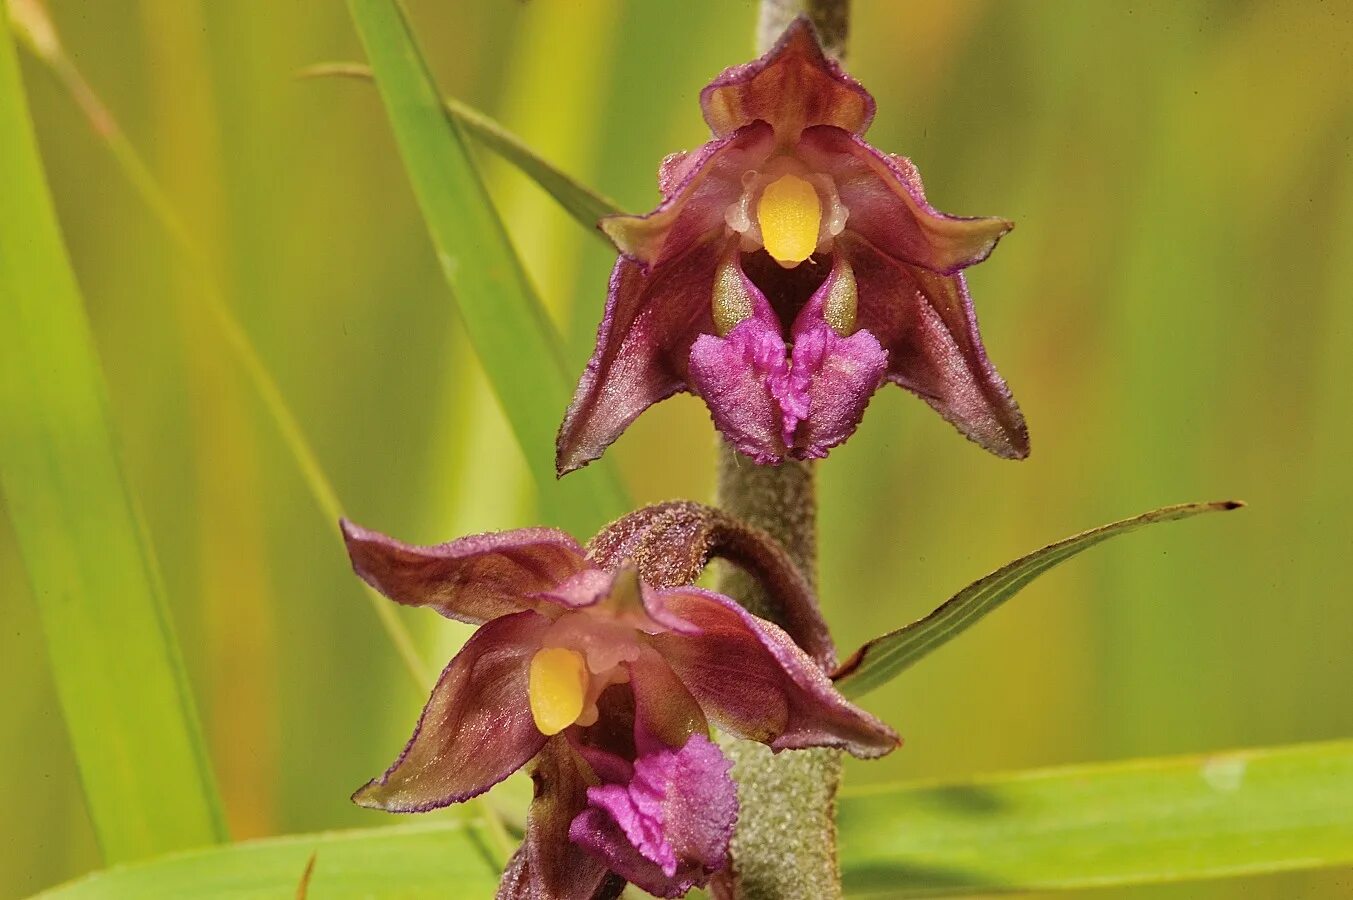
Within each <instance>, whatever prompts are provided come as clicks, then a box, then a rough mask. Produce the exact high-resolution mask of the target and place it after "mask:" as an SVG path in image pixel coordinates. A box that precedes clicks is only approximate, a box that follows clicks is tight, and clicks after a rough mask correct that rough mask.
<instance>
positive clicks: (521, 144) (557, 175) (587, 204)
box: [301, 62, 621, 247]
mask: <svg viewBox="0 0 1353 900" xmlns="http://www.w3.org/2000/svg"><path fill="white" fill-rule="evenodd" d="M329 76H336V77H340V78H355V79H358V80H361V81H370V80H371V78H372V76H371V69H370V68H369V67H368V66H364V65H361V64H360V63H342V62H340V63H319V64H317V65H313V66H308V67H307V68H305V69H303V70H302V71H301V77H302V78H324V77H329ZM442 104H443V105H444V106H445V108H446V114H447V115H448V116H450V117H451V118H452V120H454V121H455V123H456V124H457V125H459V126H460V127H461V128H463V129H465V133H466V134H469V135H471V136H472V137H474V139H475V140H477V141H479V142H480V143H481V144H483V145H484V146H485V147H488V148H489V149H490V150H492V151H493V152H494V153H496V154H498V155H499V156H501V157H502V158H503V159H505V160H507V161H508V162H510V163H511V164H512V165H514V166H516V167H517V168H518V169H520V170H521V171H522V173H523V174H525V175H526V176H527V177H528V178H530V179H531V180H532V181H534V182H535V183H536V184H538V185H540V187H541V188H542V189H543V190H544V191H545V192H546V193H547V194H549V195H550V196H551V197H553V198H554V200H555V202H556V203H558V204H559V205H560V206H561V207H562V208H563V210H564V211H565V212H566V213H568V214H569V215H571V216H572V217H573V218H575V219H577V220H578V224H580V225H582V226H583V227H585V228H587V229H588V231H590V232H591V233H592V234H594V235H596V237H598V238H599V239H600V240H602V241H603V242H605V243H606V245H607V246H608V247H609V246H610V239H609V238H607V237H606V235H604V234H602V232H601V229H599V228H597V222H599V221H600V220H601V219H602V218H604V217H605V216H614V215H618V214H619V213H620V212H621V210H620V207H618V206H616V204H615V203H614V202H613V201H612V200H610V199H608V198H607V197H604V196H602V195H601V194H599V193H597V192H596V191H594V190H592V189H591V188H589V187H587V186H586V185H584V184H582V183H581V182H579V181H578V179H576V178H574V177H573V176H572V175H569V174H568V173H567V172H564V171H563V170H561V169H559V168H558V167H557V166H555V165H554V164H553V163H551V162H550V161H549V160H547V159H545V158H544V157H543V156H541V155H540V154H539V153H537V152H536V151H535V150H532V149H531V147H530V146H529V145H528V144H527V143H526V142H525V141H523V140H522V139H521V138H519V137H517V136H516V135H515V134H513V133H512V132H510V131H508V130H507V129H506V128H504V127H503V126H502V125H500V124H499V123H498V122H496V121H495V120H494V119H492V118H490V117H489V116H487V115H485V114H484V113H482V112H480V111H479V110H477V109H475V108H474V107H473V106H470V105H469V104H468V103H462V102H461V101H459V100H457V99H455V98H454V97H445V98H443V100H442Z"/></svg>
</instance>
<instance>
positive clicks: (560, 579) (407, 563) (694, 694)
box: [343, 504, 898, 898]
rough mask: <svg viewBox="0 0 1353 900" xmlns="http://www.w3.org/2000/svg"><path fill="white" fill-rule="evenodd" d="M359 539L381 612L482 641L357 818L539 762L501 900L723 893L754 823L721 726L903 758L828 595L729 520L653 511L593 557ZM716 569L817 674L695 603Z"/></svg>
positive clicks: (539, 532) (521, 537)
mask: <svg viewBox="0 0 1353 900" xmlns="http://www.w3.org/2000/svg"><path fill="white" fill-rule="evenodd" d="M343 533H344V537H345V538H346V540H347V546H348V552H349V554H350V556H351V558H352V562H353V566H354V568H355V569H356V571H357V573H358V574H359V575H360V576H361V577H362V578H363V579H365V580H366V581H367V582H368V583H369V584H370V585H372V586H373V587H374V588H376V589H377V590H379V591H380V592H381V593H383V594H384V595H385V596H387V597H389V598H390V599H392V600H394V601H395V602H397V603H400V604H403V605H406V606H429V607H432V608H433V609H435V610H436V611H437V612H439V613H441V614H442V615H444V616H447V617H448V618H453V619H457V620H460V621H465V622H471V623H474V624H477V625H480V628H479V630H478V631H476V632H475V634H474V635H473V636H472V637H471V638H470V639H469V641H467V642H466V644H465V646H464V648H463V649H462V650H461V651H460V652H459V653H458V654H457V655H456V656H455V658H453V659H452V660H451V662H450V664H449V665H448V666H447V667H446V669H445V671H443V673H442V675H441V678H440V679H439V680H438V682H437V685H436V687H435V688H434V689H433V692H432V696H431V698H430V699H429V701H428V704H427V706H426V708H425V709H424V711H423V714H422V717H421V718H420V720H419V722H418V726H417V728H416V729H415V730H414V734H413V737H412V738H411V739H410V740H409V743H408V745H407V746H406V747H405V749H404V751H403V752H402V753H401V754H400V755H399V758H398V759H396V760H395V762H394V764H393V765H392V766H391V767H390V768H389V769H388V770H387V771H386V772H385V773H384V774H383V775H381V776H380V777H378V778H376V779H374V780H372V781H371V782H370V783H368V784H367V785H366V786H364V787H363V788H361V789H360V790H358V791H357V793H356V794H355V795H354V796H353V799H354V800H355V801H356V802H357V803H358V804H360V805H362V806H369V807H376V808H379V809H385V810H389V811H392V812H421V811H425V810H431V809H436V808H438V807H442V806H447V805H449V804H452V803H457V802H461V801H464V800H467V799H469V798H471V797H474V796H477V795H478V794H481V793H483V792H484V791H486V790H488V789H489V788H490V787H492V786H493V785H495V784H497V783H498V782H500V781H502V780H503V779H504V778H506V777H507V776H508V775H510V774H512V773H513V772H515V771H517V770H518V769H520V768H522V767H524V766H526V765H527V764H528V763H531V762H532V761H533V760H534V761H535V762H534V766H533V771H532V775H533V777H534V779H535V781H536V797H535V800H534V801H533V803H532V808H531V813H530V816H529V819H528V826H527V835H526V839H525V842H524V844H523V846H522V848H521V849H520V850H519V851H518V852H517V854H516V855H515V856H514V857H513V860H512V862H511V863H510V864H509V866H508V870H507V872H506V873H505V875H504V877H503V882H502V885H501V886H500V888H499V894H498V896H499V897H500V898H516V897H520V898H526V897H560V898H575V897H576V898H592V897H596V896H600V895H605V894H606V893H607V891H608V890H611V891H612V895H613V890H614V889H615V888H616V886H617V885H620V884H622V880H623V881H629V882H633V883H635V884H637V885H639V886H640V887H642V888H644V889H645V890H647V891H649V892H651V893H653V894H657V895H659V896H666V897H676V896H681V895H682V894H684V893H685V892H686V891H687V890H689V889H690V888H691V887H693V886H697V885H704V884H706V883H707V882H708V880H709V878H710V876H711V875H713V874H714V873H716V872H718V871H720V870H721V869H723V868H724V867H725V866H726V864H727V860H728V844H729V840H730V837H731V835H732V831H733V825H734V822H735V819H736V816H737V796H736V792H735V789H734V786H733V782H732V780H731V779H730V777H729V769H730V767H731V763H730V762H729V761H728V760H727V759H726V758H725V757H724V755H723V753H722V751H720V750H719V748H718V747H717V745H715V744H714V743H712V742H711V741H710V740H709V726H710V723H711V722H712V723H714V724H716V725H718V726H719V727H720V728H722V729H723V730H724V731H726V732H728V733H729V734H732V735H735V736H737V737H741V738H747V739H751V740H756V741H761V742H763V743H766V744H768V745H769V746H770V747H771V748H772V749H774V750H785V749H795V748H803V747H835V748H840V749H844V750H847V751H849V752H851V753H853V754H855V755H857V756H861V757H874V756H880V755H882V754H885V753H887V752H889V751H890V750H892V749H893V748H894V747H896V746H897V744H898V738H897V736H896V734H895V733H894V732H893V731H892V730H891V729H890V728H888V726H886V725H885V724H883V723H882V722H880V721H879V720H877V719H876V718H874V717H873V716H871V715H869V714H868V713H866V712H864V711H863V710H861V709H859V708H857V707H855V706H853V705H851V704H850V703H849V702H847V701H846V700H845V699H844V698H843V697H842V696H841V695H840V694H839V693H837V691H836V690H835V688H834V687H833V686H832V683H831V680H830V679H829V678H828V677H827V675H826V674H825V672H824V670H823V660H822V651H821V650H820V649H816V648H817V647H818V646H819V645H820V641H819V638H818V637H817V636H816V635H817V634H818V630H817V625H818V623H819V621H820V620H817V618H816V608H815V606H813V604H812V599H811V593H809V591H808V589H807V588H806V586H805V585H804V584H803V582H802V579H801V578H800V577H799V576H798V573H797V572H796V571H795V570H794V569H793V567H792V565H791V564H789V563H788V561H787V558H786V557H784V555H783V552H782V551H780V550H779V548H778V546H776V545H774V544H773V542H771V541H770V540H769V538H767V537H765V536H763V535H761V533H760V532H756V531H753V530H752V529H748V528H745V527H742V526H738V525H736V524H732V523H730V522H729V521H728V520H726V519H722V518H720V514H718V513H717V512H716V511H713V510H707V509H705V508H703V507H699V506H696V505H695V504H666V505H664V506H661V507H651V508H649V509H647V510H641V511H639V512H637V513H634V514H632V515H631V516H628V517H626V518H625V519H621V520H620V521H619V522H617V523H615V524H614V525H612V526H611V527H609V528H608V529H606V530H604V531H603V532H601V533H600V534H598V535H597V536H596V537H595V538H594V539H593V540H592V542H591V543H590V544H589V545H588V547H583V546H581V545H579V544H578V543H577V542H576V541H574V540H573V538H571V537H569V536H568V535H567V534H564V533H563V532H560V531H555V530H553V529H540V528H536V529H521V530H517V531H509V532H502V533H498V534H487V535H479V536H475V537H468V538H463V539H461V540H457V541H452V542H450V543H446V544H441V545H438V546H435V547H413V546H409V545H406V544H402V543H399V542H397V541H395V540H392V539H391V538H388V537H385V536H383V535H380V534H377V533H375V532H370V531H366V530H364V529H362V528H359V527H357V526H355V525H352V524H350V523H347V522H344V523H343ZM711 552H712V553H715V554H718V555H723V556H726V557H729V558H730V559H732V560H733V561H734V562H737V563H738V564H740V565H742V566H743V567H744V568H746V569H748V570H749V571H751V572H752V573H753V574H754V575H757V576H758V577H759V578H760V579H761V581H762V582H763V584H765V585H766V587H767V589H768V590H771V591H779V592H782V593H785V594H787V595H790V597H789V599H790V600H791V602H792V603H793V605H795V606H796V608H797V609H798V610H799V617H798V620H799V621H800V622H806V625H805V626H804V627H803V629H802V633H801V634H800V635H799V640H800V641H801V642H802V643H804V644H805V645H808V646H809V647H810V648H813V649H814V653H815V654H816V655H817V656H818V659H815V658H814V656H812V655H810V654H809V652H806V651H805V650H803V649H801V648H800V646H799V645H798V644H796V643H795V640H794V639H793V638H791V637H790V635H789V634H788V633H787V632H786V631H784V630H783V629H781V628H780V627H778V626H776V625H774V624H771V623H769V622H766V621H763V620H761V619H758V618H756V617H755V616H752V615H751V614H749V613H747V612H746V611H745V610H743V609H742V608H741V607H740V606H738V604H736V603H735V602H733V601H732V600H730V599H729V598H727V597H724V596H722V595H721V594H717V593H714V592H711V591H707V590H703V589H701V588H697V587H693V586H691V584H690V582H691V581H693V580H694V578H695V576H696V575H697V574H698V573H699V571H700V568H701V567H702V566H703V565H704V562H705V558H706V556H707V555H708V554H710V553H711ZM805 609H807V610H808V612H807V613H804V610H805ZM792 618H793V617H791V619H792Z"/></svg>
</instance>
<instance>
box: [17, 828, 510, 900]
mask: <svg viewBox="0 0 1353 900" xmlns="http://www.w3.org/2000/svg"><path fill="white" fill-rule="evenodd" d="M485 839H486V836H485V834H484V833H483V831H482V829H481V828H480V827H479V826H478V825H477V824H474V823H469V822H459V821H451V822H448V821H445V820H443V821H441V822H439V823H437V824H414V825H396V826H393V827H388V828H372V829H363V830H354V831H335V832H329V833H323V834H307V835H293V836H288V837H281V838H269V839H267V840H260V841H245V842H242V843H239V844H232V845H231V846H229V847H222V848H219V849H213V850H207V851H201V852H190V853H180V854H175V855H172V856H168V857H165V858H163V859H158V860H155V861H153V862H149V863H141V864H138V865H133V866H124V867H121V868H116V869H110V870H108V871H105V872H98V873H96V874H94V875H91V876H89V877H87V878H82V879H80V880H79V881H74V882H71V883H70V884H67V885H64V886H62V887H58V888H55V889H53V890H50V891H47V892H45V893H43V894H39V895H38V897H40V898H42V900H86V898H88V900H94V898H98V900H179V898H182V897H201V898H206V900H212V898H219V900H226V898H229V900H245V898H258V900H265V898H279V897H283V898H284V897H293V896H296V894H297V891H298V889H299V887H300V885H301V884H302V879H304V878H306V877H307V875H306V873H307V870H308V867H309V865H310V860H311V858H312V856H313V858H314V868H313V869H310V870H309V876H308V883H307V891H308V895H309V896H310V897H313V898H315V900H364V898H369V897H399V898H402V900H403V898H407V900H419V898H427V900H443V898H446V897H491V896H493V890H494V887H495V886H496V885H497V884H498V877H499V872H498V869H497V868H495V867H494V866H491V865H490V864H489V863H488V861H487V860H486V859H485V858H484V853H483V848H482V844H483V842H484V841H485ZM35 900H36V898H35Z"/></svg>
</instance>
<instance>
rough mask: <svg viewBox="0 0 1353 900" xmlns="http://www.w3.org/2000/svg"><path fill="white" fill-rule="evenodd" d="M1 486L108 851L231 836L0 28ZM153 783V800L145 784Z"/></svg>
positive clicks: (146, 850)
mask: <svg viewBox="0 0 1353 900" xmlns="http://www.w3.org/2000/svg"><path fill="white" fill-rule="evenodd" d="M0 184H4V185H6V189H5V191H4V193H3V194H0V297H3V298H4V302H3V303H0V334H4V335H5V336H6V346H5V350H4V353H3V354H0V420H3V421H4V423H5V428H4V429H3V430H0V492H3V495H4V497H5V501H6V507H7V511H8V513H9V518H10V522H11V524H12V525H13V526H14V530H15V534H16V535H17V536H18V538H19V551H20V555H21V556H22V559H23V565H24V569H25V571H26V572H27V575H28V583H29V585H30V587H31V589H32V594H33V597H34V599H35V600H37V601H38V607H39V611H40V613H41V617H42V624H43V629H44V633H45V637H46V639H47V640H46V646H47V651H48V656H49V659H50V660H51V668H52V673H53V675H54V678H55V681H56V686H57V693H58V696H59V698H60V701H61V710H62V714H63V715H64V717H65V720H66V723H67V730H68V733H69V735H70V741H71V746H72V748H73V750H74V751H75V754H76V756H77V757H78V759H79V762H80V776H81V783H82V785H83V788H84V790H85V794H86V796H87V797H88V799H89V810H90V817H91V820H92V824H93V826H94V829H95V831H96V833H97V834H98V837H99V842H100V845H101V846H102V848H103V854H104V858H105V859H107V860H108V861H110V862H123V861H126V860H131V859H141V858H144V857H147V856H155V855H158V854H161V853H167V852H169V851H172V850H181V849H184V848H186V847H198V846H201V845H203V844H210V843H213V842H215V841H219V840H223V839H224V838H225V830H224V821H223V819H222V814H221V807H220V799H219V798H218V797H217V794H216V786H215V784H214V783H213V779H212V776H211V768H210V764H209V763H208V761H207V754H206V748H205V747H204V742H203V737H202V731H201V728H200V726H199V725H198V721H197V715H196V710H195V709H194V704H193V696H192V693H191V690H190V688H189V686H188V684H187V676H186V674H185V672H184V668H183V660H182V658H181V656H180V654H179V650H178V644H177V641H176V640H175V637H174V630H173V628H172V627H171V626H170V624H169V621H168V620H169V611H168V608H167V604H166V602H165V597H164V588H163V585H162V584H161V580H160V572H159V568H158V566H157V565H156V562H155V553H154V550H153V549H152V547H151V544H150V541H149V536H148V535H147V534H146V531H145V528H144V526H143V524H142V521H141V516H140V512H139V510H138V508H137V505H136V501H135V498H134V496H133V495H132V494H131V492H130V491H129V490H128V486H127V482H126V478H125V477H124V475H123V472H122V465H121V462H120V460H119V458H118V452H117V449H116V443H115V438H114V435H113V431H112V423H111V422H110V417H109V411H108V388H107V385H106V384H105V383H104V380H103V375H102V373H101V372H100V371H99V362H98V357H97V355H96V352H95V350H94V341H93V337H92V335H91V334H90V329H89V320H88V319H87V318H86V316H85V308H84V301H83V300H82V299H81V297H80V289H79V287H78V286H77V285H76V282H75V275H74V274H73V272H72V271H71V266H70V262H69V260H68V258H67V256H66V249H65V247H64V246H63V245H62V242H61V235H60V232H59V229H58V226H57V222H56V213H55V210H53V208H52V200H51V195H50V193H49V192H48V190H47V181H46V177H45V175H44V174H43V170H42V163H41V161H40V160H39V158H38V148H37V143H36V140H35V137H34V134H33V129H32V125H31V123H30V121H29V118H28V104H27V102H26V101H25V99H24V91H23V85H22V84H21V82H20V80H19V64H18V60H17V58H16V56H15V52H14V40H13V37H12V35H11V34H10V32H9V30H8V29H0ZM157 792H159V796H158V797H157V800H156V802H154V803H146V802H145V801H144V798H145V797H146V796H148V795H152V794H156V793H157Z"/></svg>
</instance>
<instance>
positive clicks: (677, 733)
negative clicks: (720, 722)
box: [629, 647, 709, 755]
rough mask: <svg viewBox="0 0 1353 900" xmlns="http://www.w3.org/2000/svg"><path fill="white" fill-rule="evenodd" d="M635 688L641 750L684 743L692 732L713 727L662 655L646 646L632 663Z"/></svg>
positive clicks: (636, 741) (636, 726) (636, 730)
mask: <svg viewBox="0 0 1353 900" xmlns="http://www.w3.org/2000/svg"><path fill="white" fill-rule="evenodd" d="M629 671H630V687H631V690H633V692H634V745H635V748H636V749H637V751H638V752H639V754H641V755H642V754H644V753H647V752H649V751H650V750H652V749H653V748H655V747H656V746H658V745H659V744H661V745H663V746H666V747H680V746H681V745H682V744H684V743H686V739H687V738H688V737H690V736H691V735H692V734H704V733H706V732H708V731H709V722H708V721H707V720H706V719H705V714H704V712H703V711H702V710H701V709H700V704H699V703H698V702H697V701H696V699H695V697H694V696H693V695H692V694H691V692H690V691H688V690H687V689H686V686H685V685H684V684H682V682H681V679H680V678H678V677H677V676H676V673H675V672H673V671H672V667H671V666H669V665H667V662H666V660H664V659H663V658H662V655H661V654H659V653H658V652H657V651H655V650H653V649H652V648H650V647H645V648H644V652H643V653H641V654H640V656H639V659H638V660H636V661H635V662H633V663H630V665H629Z"/></svg>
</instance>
